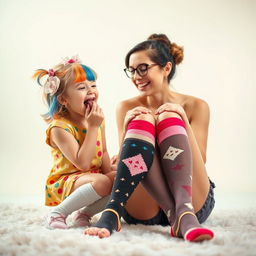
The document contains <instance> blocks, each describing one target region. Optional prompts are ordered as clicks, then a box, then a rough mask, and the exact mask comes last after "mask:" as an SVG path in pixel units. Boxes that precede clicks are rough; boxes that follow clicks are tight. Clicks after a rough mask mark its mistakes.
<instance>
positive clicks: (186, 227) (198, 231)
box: [170, 212, 214, 242]
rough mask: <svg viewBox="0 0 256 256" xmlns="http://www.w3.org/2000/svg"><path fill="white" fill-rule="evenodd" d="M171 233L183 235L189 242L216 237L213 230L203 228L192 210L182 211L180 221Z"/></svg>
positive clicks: (177, 235) (178, 235)
mask: <svg viewBox="0 0 256 256" xmlns="http://www.w3.org/2000/svg"><path fill="white" fill-rule="evenodd" d="M170 233H171V236H173V237H183V238H184V240H186V241H189V242H202V241H204V240H210V239H212V238H213V237H214V233H213V231H212V230H210V229H207V228H203V227H202V226H201V225H200V224H199V222H198V220H197V217H196V215H195V214H194V213H192V212H184V213H182V214H181V215H180V216H179V219H178V221H176V223H175V224H174V225H173V226H172V227H171V231H170Z"/></svg>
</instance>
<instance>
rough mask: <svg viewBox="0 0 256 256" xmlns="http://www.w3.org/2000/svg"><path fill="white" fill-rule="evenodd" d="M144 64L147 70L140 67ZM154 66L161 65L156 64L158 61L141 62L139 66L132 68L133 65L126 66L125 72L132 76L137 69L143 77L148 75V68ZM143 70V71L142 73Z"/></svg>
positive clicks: (129, 76)
mask: <svg viewBox="0 0 256 256" xmlns="http://www.w3.org/2000/svg"><path fill="white" fill-rule="evenodd" d="M142 66H145V70H143V71H141V70H140V67H142ZM154 66H159V64H156V63H152V64H147V63H141V64H139V65H138V66H137V68H132V67H129V68H125V69H124V72H125V74H126V75H127V77H128V78H132V77H133V76H134V75H135V71H136V72H137V74H138V75H139V76H141V77H143V76H145V75H147V73H148V70H149V69H150V68H152V67H154ZM131 69H132V70H131ZM141 72H143V73H141ZM144 72H145V73H144Z"/></svg>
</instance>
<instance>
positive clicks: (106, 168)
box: [101, 125, 112, 173]
mask: <svg viewBox="0 0 256 256" xmlns="http://www.w3.org/2000/svg"><path fill="white" fill-rule="evenodd" d="M105 134H106V133H105V125H103V126H102V128H101V135H102V150H103V152H102V153H103V156H102V165H101V170H102V172H103V173H108V172H111V171H112V169H111V165H110V158H109V154H108V151H107V143H106V135H105Z"/></svg>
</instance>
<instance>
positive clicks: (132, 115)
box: [124, 107, 151, 130]
mask: <svg viewBox="0 0 256 256" xmlns="http://www.w3.org/2000/svg"><path fill="white" fill-rule="evenodd" d="M148 113H151V110H149V109H147V108H144V107H136V108H133V109H132V110H129V111H127V113H126V115H125V118H124V128H125V130H126V128H127V125H128V123H129V122H130V121H131V120H132V119H134V118H135V117H136V116H138V115H140V114H148Z"/></svg>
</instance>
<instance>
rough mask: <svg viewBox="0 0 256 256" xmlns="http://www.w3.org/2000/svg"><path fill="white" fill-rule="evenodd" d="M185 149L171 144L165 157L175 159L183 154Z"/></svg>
mask: <svg viewBox="0 0 256 256" xmlns="http://www.w3.org/2000/svg"><path fill="white" fill-rule="evenodd" d="M183 151H184V150H183V149H179V148H175V147H172V146H170V147H169V148H168V149H167V151H166V152H165V154H164V156H163V159H169V160H172V161H173V160H175V158H176V157H177V156H178V155H179V154H181V153H182V152H183Z"/></svg>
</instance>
